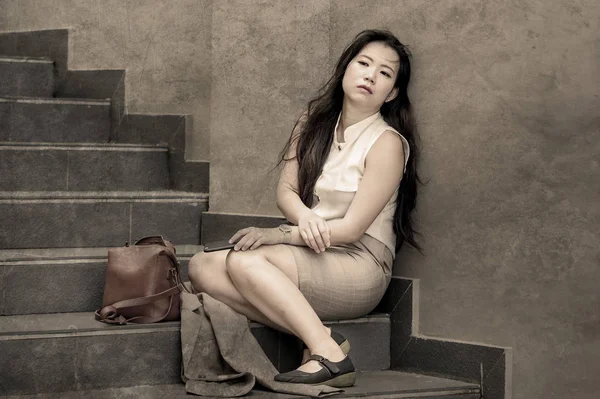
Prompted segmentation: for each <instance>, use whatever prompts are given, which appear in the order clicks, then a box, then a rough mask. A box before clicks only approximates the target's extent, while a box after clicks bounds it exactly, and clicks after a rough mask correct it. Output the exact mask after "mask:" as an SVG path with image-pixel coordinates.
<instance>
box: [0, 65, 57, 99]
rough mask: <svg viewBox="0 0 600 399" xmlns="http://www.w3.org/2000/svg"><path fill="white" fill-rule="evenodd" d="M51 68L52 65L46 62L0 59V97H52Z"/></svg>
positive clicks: (52, 80) (52, 79)
mask: <svg viewBox="0 0 600 399" xmlns="http://www.w3.org/2000/svg"><path fill="white" fill-rule="evenodd" d="M0 58H1V57H0ZM53 68H54V66H53V65H52V63H47V62H26V61H23V62H8V61H3V60H2V59H0V96H24V97H52V91H53V89H54V76H53V74H54V70H53Z"/></svg>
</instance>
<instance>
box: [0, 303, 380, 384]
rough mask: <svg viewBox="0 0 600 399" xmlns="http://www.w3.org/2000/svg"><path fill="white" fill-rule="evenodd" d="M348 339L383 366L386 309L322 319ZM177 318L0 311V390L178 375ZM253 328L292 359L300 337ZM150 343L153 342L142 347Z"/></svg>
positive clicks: (169, 379)
mask: <svg viewBox="0 0 600 399" xmlns="http://www.w3.org/2000/svg"><path fill="white" fill-rule="evenodd" d="M326 324H327V325H329V326H330V327H331V328H333V329H334V330H336V331H338V332H340V333H341V334H344V335H345V336H346V338H348V340H350V341H351V342H352V345H353V347H352V350H351V352H350V354H351V356H352V360H353V362H354V364H355V366H356V367H357V369H359V370H366V371H373V370H379V369H386V368H389V364H390V359H389V345H390V341H389V337H390V321H389V316H388V315H371V316H368V317H364V318H360V319H355V320H344V321H338V322H328V323H326ZM179 326H180V323H179V322H165V323H158V324H149V325H128V326H110V325H106V324H103V323H100V322H97V321H95V320H94V317H93V313H91V312H86V313H59V314H48V315H25V316H1V317H0V353H2V354H3V356H2V357H0V370H2V373H0V392H2V393H3V394H4V395H18V394H34V393H47V392H62V391H81V390H86V389H99V388H110V387H127V386H135V385H156V384H176V383H179V382H180V363H181V343H180V331H179ZM251 329H252V333H253V334H254V336H255V337H256V339H257V340H258V342H259V343H260V345H261V346H262V347H263V349H264V351H265V353H266V354H267V356H268V357H269V359H270V360H271V361H272V362H273V364H274V365H275V366H276V367H278V369H279V370H281V371H289V370H292V369H293V368H295V367H297V366H298V364H299V362H300V358H301V350H300V349H301V346H300V341H299V340H297V339H296V338H295V337H293V336H290V335H287V334H283V333H279V332H277V331H275V330H272V329H270V328H267V327H264V326H262V325H260V324H257V323H252V324H251ZM148 348H152V350H148Z"/></svg>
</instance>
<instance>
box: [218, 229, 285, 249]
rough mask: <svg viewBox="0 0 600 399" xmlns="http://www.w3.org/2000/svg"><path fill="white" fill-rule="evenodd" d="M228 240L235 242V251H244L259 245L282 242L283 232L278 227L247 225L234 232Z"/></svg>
mask: <svg viewBox="0 0 600 399" xmlns="http://www.w3.org/2000/svg"><path fill="white" fill-rule="evenodd" d="M229 242H231V243H235V247H233V249H234V250H235V251H239V250H242V251H246V250H247V249H250V250H252V249H256V248H258V247H260V246H261V245H274V244H281V243H282V242H283V234H282V232H281V230H279V229H278V228H272V229H264V228H259V227H247V228H245V229H241V230H239V231H238V232H237V233H235V234H234V235H233V236H232V237H231V239H229Z"/></svg>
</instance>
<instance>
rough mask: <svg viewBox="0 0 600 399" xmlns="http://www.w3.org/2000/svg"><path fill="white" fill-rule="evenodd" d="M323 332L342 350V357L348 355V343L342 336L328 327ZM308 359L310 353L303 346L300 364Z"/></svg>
mask: <svg viewBox="0 0 600 399" xmlns="http://www.w3.org/2000/svg"><path fill="white" fill-rule="evenodd" d="M325 331H327V334H328V335H329V336H330V337H331V338H333V340H334V341H335V342H336V343H337V344H338V345H339V346H340V348H341V349H342V352H344V355H347V354H348V353H350V342H348V340H347V339H346V338H344V336H342V334H340V333H336V332H335V331H332V330H331V328H329V327H325ZM309 357H310V351H309V350H308V348H307V347H306V345H303V349H302V362H301V363H300V364H304V363H306V362H308V358H309Z"/></svg>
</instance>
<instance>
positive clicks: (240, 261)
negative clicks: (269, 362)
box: [226, 245, 345, 372]
mask: <svg viewBox="0 0 600 399" xmlns="http://www.w3.org/2000/svg"><path fill="white" fill-rule="evenodd" d="M226 266H227V271H228V273H229V276H230V278H231V281H232V282H233V284H234V285H235V287H236V288H237V289H238V291H239V293H240V294H241V295H242V296H243V297H244V298H245V299H246V300H247V301H248V302H250V303H251V304H252V305H253V306H254V307H255V308H256V309H257V310H258V311H259V312H261V313H262V314H263V315H264V316H266V317H267V318H268V319H269V320H272V321H273V322H274V323H276V324H277V325H281V326H286V329H288V330H289V331H290V332H292V333H293V334H294V335H296V336H297V337H300V338H301V339H302V340H303V341H304V342H305V343H306V346H308V348H309V349H310V351H311V353H314V354H319V355H321V356H324V357H326V358H328V359H329V360H331V361H333V362H338V361H341V360H343V359H344V357H345V355H344V353H343V352H342V350H341V349H340V347H339V346H338V345H337V344H336V342H335V341H334V340H333V339H332V338H331V337H330V335H329V331H328V330H327V329H326V328H325V326H324V325H323V323H322V322H321V320H320V319H319V317H318V316H317V314H316V313H315V311H314V310H313V308H312V307H311V306H310V304H309V303H308V302H307V301H306V298H304V295H302V293H301V292H300V290H299V289H298V279H297V276H298V271H297V270H298V269H297V266H296V262H295V259H294V256H293V254H292V252H291V250H290V249H289V248H288V247H287V246H286V245H271V246H262V247H260V248H258V249H256V250H253V251H245V252H241V251H238V252H235V251H231V252H229V254H228V255H227V258H226ZM320 368H321V366H320V365H319V364H318V363H317V362H314V361H310V362H308V363H306V364H304V365H302V366H301V367H300V368H299V369H300V370H302V371H306V372H316V371H318V370H320Z"/></svg>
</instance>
